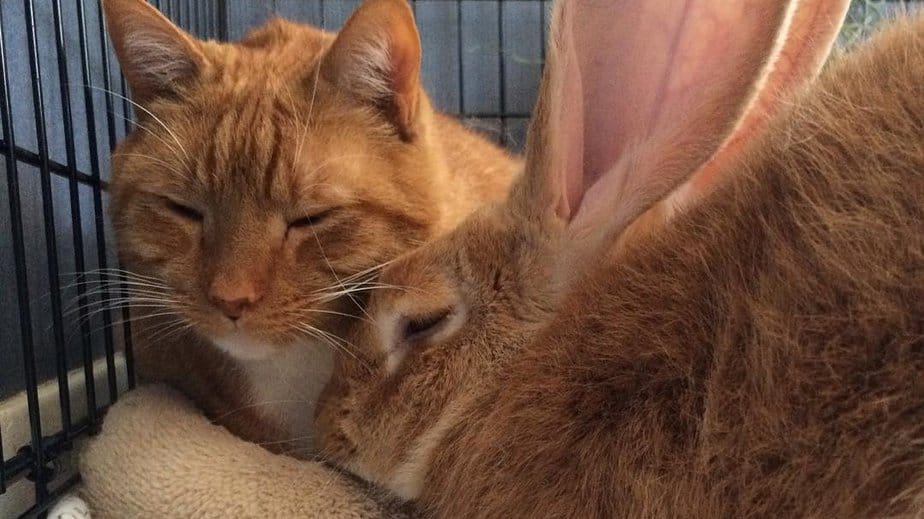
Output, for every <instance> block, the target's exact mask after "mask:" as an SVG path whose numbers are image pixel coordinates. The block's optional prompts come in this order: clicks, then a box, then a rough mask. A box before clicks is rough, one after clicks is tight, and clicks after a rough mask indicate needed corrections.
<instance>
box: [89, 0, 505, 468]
mask: <svg viewBox="0 0 924 519" xmlns="http://www.w3.org/2000/svg"><path fill="white" fill-rule="evenodd" d="M103 7H104V9H105V14H106V21H107V23H108V27H109V31H110V34H111V36H112V41H113V44H114V46H115V49H116V52H117V55H118V57H119V60H120V62H121V64H122V68H123V70H124V73H125V76H126V78H127V80H128V82H129V85H130V88H131V91H132V95H133V97H134V100H135V101H136V102H137V103H138V105H137V106H138V110H137V112H138V113H137V117H138V128H137V129H136V130H135V131H134V132H132V133H131V134H130V135H129V136H128V137H127V138H126V139H125V141H124V142H123V143H122V144H121V145H120V146H119V147H118V149H117V150H116V152H115V153H114V154H113V161H112V170H113V181H112V218H113V221H114V226H115V230H116V236H117V240H118V244H119V254H120V258H121V261H122V263H123V265H124V266H125V268H126V269H128V271H130V272H131V273H132V274H121V275H120V276H122V277H123V278H128V279H124V281H126V284H125V285H124V286H125V290H126V292H127V295H129V296H130V297H131V300H132V302H131V304H132V305H133V307H132V308H133V317H135V318H136V324H135V327H134V331H135V338H136V342H137V344H138V347H137V362H138V368H139V371H140V374H141V376H142V377H143V378H145V379H148V380H165V381H168V382H170V383H172V384H174V385H176V386H178V387H180V388H181V389H183V390H184V391H185V392H186V393H187V394H189V395H190V396H191V397H193V398H194V399H195V400H196V401H197V402H198V403H199V404H200V405H201V406H202V407H203V408H204V409H205V410H206V411H207V412H208V413H209V414H210V416H212V417H213V418H214V419H215V420H216V421H218V422H220V423H222V424H224V425H226V426H227V427H228V428H230V429H231V430H232V431H233V432H234V433H236V434H238V435H240V436H242V437H244V438H246V439H249V440H252V441H258V442H262V443H263V444H264V445H266V446H267V447H268V448H270V449H272V450H276V451H287V452H293V451H298V452H301V453H307V452H310V450H311V447H312V443H313V442H312V438H311V432H310V431H311V423H310V420H311V416H312V415H313V412H312V408H313V405H314V401H315V399H316V397H317V394H318V393H319V392H320V390H321V388H322V386H323V385H324V383H325V382H326V380H327V377H328V375H329V371H330V369H331V360H330V348H341V349H345V350H349V349H350V348H351V345H349V344H347V343H345V342H344V341H343V340H342V339H339V338H338V329H339V328H340V327H342V326H343V324H344V322H343V320H344V319H349V318H350V316H353V315H356V314H359V315H360V316H361V313H360V312H361V310H360V307H359V306H358V305H357V302H358V301H359V299H361V298H362V296H363V292H364V291H365V290H368V289H369V288H370V287H372V286H375V282H374V275H375V273H376V271H377V267H379V266H381V265H382V264H383V263H385V262H387V261H388V260H390V259H391V258H394V257H396V256H397V255H398V254H400V253H401V252H403V251H406V250H408V249H410V248H412V247H414V246H416V245H417V244H420V243H422V242H423V241H425V240H428V239H430V238H432V237H434V236H435V235H438V234H440V233H442V232H444V231H446V230H448V229H451V228H452V227H453V226H454V225H455V224H456V223H457V222H459V221H460V220H461V219H462V218H463V217H464V216H466V215H467V214H468V213H469V212H471V211H472V210H473V209H475V208H476V207H477V206H478V205H480V204H482V203H484V202H485V201H488V200H492V199H498V198H501V197H502V196H503V195H504V193H505V191H506V189H507V186H508V184H509V181H510V178H511V176H512V175H513V173H514V172H515V171H516V170H518V168H519V166H520V164H519V162H518V161H517V160H516V159H514V158H512V157H511V156H509V155H508V154H506V153H505V152H504V151H502V150H501V149H500V148H498V147H496V146H494V145H493V144H490V143H488V142H487V141H485V140H483V139H482V138H480V137H478V136H476V135H474V134H473V133H471V132H469V131H467V130H466V129H465V128H464V127H463V126H461V125H460V124H459V123H458V122H456V121H455V120H453V119H451V118H449V117H447V116H444V115H441V114H438V113H436V112H435V111H434V110H433V108H432V107H431V106H430V102H429V101H428V99H427V96H426V94H425V93H424V91H423V90H422V88H421V85H420V77H419V73H420V41H419V36H418V34H417V30H416V28H415V25H414V19H413V15H412V13H411V10H410V8H409V6H408V5H407V2H406V1H404V0H368V1H366V2H365V3H364V4H363V5H362V6H361V7H359V8H358V9H357V11H356V12H355V13H354V14H353V16H352V17H351V18H350V19H349V21H348V22H347V23H346V25H345V26H344V28H343V30H342V31H341V32H340V33H339V34H337V35H335V34H332V33H328V32H324V31H322V30H319V29H316V28H313V27H310V26H306V25H299V24H295V23H290V22H287V21H283V20H273V21H271V22H269V23H267V24H266V25H265V26H263V27H261V28H259V29H257V30H255V31H253V32H252V33H251V34H250V35H248V36H247V37H246V38H245V39H244V40H243V41H241V42H239V43H236V44H227V43H218V42H214V41H199V40H196V39H194V38H193V37H192V36H190V35H188V34H186V33H184V32H183V31H181V30H180V29H178V28H177V27H175V26H174V25H173V24H172V23H170V21H168V20H167V19H166V18H165V17H164V16H162V15H161V14H160V13H159V12H158V11H157V10H155V9H154V8H153V7H151V6H149V5H148V4H147V3H146V2H144V1H143V0H105V1H104V2H103Z"/></svg>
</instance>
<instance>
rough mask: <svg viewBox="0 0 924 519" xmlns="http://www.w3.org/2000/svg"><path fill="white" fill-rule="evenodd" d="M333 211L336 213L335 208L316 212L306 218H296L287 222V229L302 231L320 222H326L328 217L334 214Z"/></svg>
mask: <svg viewBox="0 0 924 519" xmlns="http://www.w3.org/2000/svg"><path fill="white" fill-rule="evenodd" d="M334 211H336V209H335V208H331V209H325V210H323V211H318V212H316V213H313V214H310V215H307V216H302V217H300V218H296V219H294V220H291V221H290V222H289V229H302V228H306V227H312V226H315V225H318V224H320V223H321V222H323V221H325V220H327V219H328V217H330V216H331V215H332V214H333V213H334Z"/></svg>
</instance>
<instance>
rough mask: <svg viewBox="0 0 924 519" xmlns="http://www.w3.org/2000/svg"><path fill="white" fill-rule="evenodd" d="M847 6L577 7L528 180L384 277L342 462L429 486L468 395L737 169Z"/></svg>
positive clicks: (538, 119)
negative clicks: (581, 286) (623, 258)
mask: <svg viewBox="0 0 924 519" xmlns="http://www.w3.org/2000/svg"><path fill="white" fill-rule="evenodd" d="M846 4H847V2H846V1H845V0H837V1H834V0H832V1H821V0H819V1H800V2H796V1H791V2H786V1H776V0H752V1H743V2H727V1H725V0H698V1H694V0H691V1H687V2H677V1H675V0H655V1H646V2H636V1H620V0H564V1H560V2H559V3H558V4H557V5H556V8H555V14H554V16H553V22H552V27H551V41H550V42H549V50H548V53H547V56H548V62H547V65H546V69H545V76H544V78H543V83H542V88H541V91H540V99H539V103H538V105H537V107H536V111H535V113H534V117H533V122H532V127H531V129H530V135H529V142H528V148H527V165H526V171H525V173H524V175H523V176H522V178H521V179H520V180H519V182H518V183H517V184H516V185H515V186H514V187H513V189H512V191H511V193H510V195H509V197H508V199H507V201H506V202H505V203H503V204H499V205H495V206H490V207H485V208H483V209H482V210H481V211H479V212H477V213H476V214H474V215H473V216H471V217H470V218H469V219H468V220H467V221H466V222H465V223H463V224H462V225H461V226H460V227H459V228H457V229H456V230H455V231H453V232H451V233H449V234H447V235H446V236H444V237H442V238H441V239H439V240H437V241H435V242H432V243H430V244H428V245H426V246H424V247H423V248H421V249H419V250H417V251H415V252H413V253H410V254H408V255H406V256H403V257H401V258H399V259H398V260H396V261H395V262H393V263H392V264H391V265H389V266H388V267H387V268H386V269H385V270H384V271H383V272H382V274H381V277H380V279H379V283H380V285H381V287H380V288H379V289H378V290H377V291H375V292H374V293H373V294H372V295H371V297H370V300H369V304H368V312H367V315H366V319H365V320H364V321H363V322H362V323H360V324H359V325H358V326H357V327H356V328H355V330H354V331H353V334H352V335H351V336H348V337H347V342H348V344H345V351H344V353H343V354H341V355H340V356H339V358H338V359H337V366H336V368H335V373H334V376H333V378H332V381H331V383H330V384H329V386H328V388H327V390H326V391H325V394H324V395H323V397H322V401H321V403H320V405H319V408H318V409H319V411H318V415H317V420H318V427H319V429H320V434H321V437H322V442H323V445H324V452H325V454H326V455H327V456H329V457H330V458H331V459H333V460H334V461H337V462H339V463H340V464H342V465H343V466H345V467H347V468H348V469H350V470H353V471H354V472H356V473H357V474H359V475H360V476H362V477H365V478H367V479H370V480H372V481H374V482H376V483H379V484H381V485H383V486H385V487H386V488H389V489H390V490H392V491H394V492H396V493H398V494H399V495H401V496H403V497H405V498H414V497H416V496H418V495H419V493H420V491H421V488H422V486H423V481H424V477H425V476H426V473H427V470H428V469H429V467H430V466H432V464H433V463H434V460H436V459H438V457H439V456H440V452H439V449H438V448H437V447H438V446H439V445H440V444H441V443H442V442H444V440H445V439H446V437H447V435H451V434H452V430H453V428H455V427H458V426H459V425H460V424H464V423H465V421H466V419H467V418H466V417H465V410H466V407H467V404H468V403H469V402H471V401H473V400H474V399H484V398H490V394H491V388H492V387H496V385H497V384H499V383H502V377H503V372H504V367H505V365H506V364H507V361H508V360H509V359H511V358H513V357H514V356H516V355H517V354H518V352H519V351H521V350H522V346H524V345H526V344H527V343H529V342H530V341H531V340H532V339H534V338H535V336H536V334H537V333H538V332H539V331H540V330H542V329H543V328H544V327H545V326H547V323H548V321H549V320H550V319H551V317H552V316H553V315H554V314H555V312H556V308H557V307H558V306H559V305H560V303H561V301H562V300H563V297H564V296H565V295H566V294H567V293H568V292H569V290H570V289H571V287H572V286H574V285H575V280H577V279H578V278H579V277H580V276H581V274H582V273H584V272H586V271H587V270H588V269H589V268H590V267H591V266H593V265H597V264H600V263H601V260H604V259H605V258H612V254H611V253H612V252H613V248H614V245H615V244H616V242H617V240H618V239H619V238H620V237H621V236H625V235H626V231H627V229H628V228H629V227H630V226H641V225H644V229H634V230H636V231H644V232H656V230H657V228H658V227H659V226H661V225H664V224H665V223H666V222H667V221H669V218H670V217H671V215H673V214H676V213H677V212H678V211H677V209H678V208H683V207H684V206H685V205H689V204H690V203H691V202H692V201H694V200H696V199H698V198H700V197H701V196H703V194H704V193H705V192H706V191H709V190H711V189H710V188H711V186H713V185H715V183H716V182H715V180H714V177H715V174H716V173H719V174H727V173H730V171H729V170H733V169H734V168H733V167H731V165H732V164H733V163H734V159H735V157H736V156H737V154H738V152H739V151H740V149H742V148H744V147H745V146H746V144H747V142H748V141H750V140H753V139H752V138H751V137H750V136H751V135H754V134H756V133H759V132H758V130H760V129H761V127H762V126H763V123H764V122H765V121H766V120H767V119H768V118H770V117H771V116H772V114H773V113H774V111H775V110H776V109H777V108H778V107H779V105H780V103H779V102H778V100H779V99H780V96H781V95H782V94H784V93H787V92H788V91H791V90H793V89H794V88H796V87H797V86H799V85H802V84H804V83H805V81H806V80H807V79H808V78H810V77H811V76H812V75H813V74H814V73H816V72H817V70H818V68H819V67H820V64H821V63H822V61H823V60H824V58H825V57H826V55H827V52H828V50H829V49H830V45H831V43H832V41H833V39H834V36H835V34H836V31H837V27H838V26H839V22H840V21H841V20H842V17H843V15H844V13H845V10H846ZM646 211H649V214H648V215H646V218H643V219H642V218H639V216H640V215H642V214H643V213H645V212H646ZM650 215H654V216H650ZM634 222H635V223H634ZM633 236H639V237H638V238H637V240H642V238H641V237H640V235H639V234H637V233H634V234H633ZM629 245H630V246H631V245H632V244H631V243H630V244H629ZM605 261H613V260H612V259H605ZM615 261H618V258H617V259H615ZM591 304H592V303H591ZM618 318H619V316H613V319H618ZM588 333H592V332H590V331H588ZM573 340H574V341H580V340H581V338H580V337H574V338H573ZM536 404H537V405H542V404H541V402H537V403H536Z"/></svg>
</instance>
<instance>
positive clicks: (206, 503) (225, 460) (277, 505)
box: [80, 386, 405, 519]
mask: <svg viewBox="0 0 924 519" xmlns="http://www.w3.org/2000/svg"><path fill="white" fill-rule="evenodd" d="M80 471H81V475H82V477H83V489H82V496H83V497H84V498H85V499H86V500H87V502H88V503H89V505H90V508H91V511H92V513H93V517H94V518H95V519H106V518H119V519H121V518H134V517H241V518H244V517H254V518H257V517H259V518H265V517H321V518H360V517H405V513H404V511H403V510H402V508H401V506H400V505H398V504H396V503H390V502H388V501H387V500H385V499H382V500H379V499H377V498H376V496H375V495H373V493H372V492H370V491H368V489H366V488H365V487H364V486H363V485H361V484H359V483H357V482H355V481H354V480H352V479H351V478H349V477H348V476H345V475H343V474H341V473H339V472H337V471H335V470H332V469H330V468H328V467H327V466H325V465H323V464H321V463H318V462H312V461H300V460H296V459H292V458H289V457H286V456H280V455H275V454H271V453H270V452H267V451H266V450H264V449H262V448H260V447H259V446H257V445H254V444H251V443H248V442H245V441H243V440H241V439H239V438H237V437H235V436H233V435H232V434H231V433H229V432H228V431H227V430H226V429H224V428H222V427H219V426H217V425H213V424H212V423H210V422H209V421H208V420H207V419H206V418H205V416H204V415H203V414H202V413H200V412H199V410H198V409H196V408H195V407H194V406H193V405H192V404H191V403H190V402H189V401H188V400H187V399H186V398H184V397H183V396H182V395H180V394H179V393H178V392H176V391H174V390H172V389H169V388H167V387H164V386H144V387H140V388H138V389H137V390H135V391H132V392H131V393H128V394H126V395H125V397H124V398H123V399H122V400H120V401H119V402H118V403H117V404H116V405H114V406H113V407H112V408H111V409H110V411H109V413H108V415H107V416H106V420H105V422H104V424H103V428H102V432H101V433H100V434H99V435H98V436H96V437H95V438H93V439H92V440H90V442H89V443H88V444H87V445H86V447H85V448H84V450H83V452H82V453H81V459H80Z"/></svg>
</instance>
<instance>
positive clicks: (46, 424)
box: [0, 352, 128, 519]
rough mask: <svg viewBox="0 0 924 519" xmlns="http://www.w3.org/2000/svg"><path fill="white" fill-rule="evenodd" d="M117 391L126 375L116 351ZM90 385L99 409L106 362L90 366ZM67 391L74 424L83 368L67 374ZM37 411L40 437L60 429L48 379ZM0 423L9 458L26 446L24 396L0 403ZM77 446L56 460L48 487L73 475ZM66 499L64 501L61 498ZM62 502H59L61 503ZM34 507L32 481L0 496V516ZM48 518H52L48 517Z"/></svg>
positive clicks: (82, 395)
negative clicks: (39, 420)
mask: <svg viewBox="0 0 924 519" xmlns="http://www.w3.org/2000/svg"><path fill="white" fill-rule="evenodd" d="M115 364H116V374H117V379H118V389H119V394H120V395H121V394H122V393H124V392H125V391H127V390H128V376H127V372H126V364H125V357H124V355H123V354H122V353H120V352H117V353H116V355H115ZM93 373H94V382H95V383H94V386H95V387H96V398H97V401H96V404H97V406H99V407H104V406H107V405H109V389H108V382H107V379H106V373H107V371H106V359H98V360H96V361H95V362H94V363H93ZM68 388H69V389H70V395H71V400H70V401H71V420H72V421H73V422H78V421H80V420H82V419H83V418H85V417H86V416H87V403H86V383H85V379H84V375H83V368H82V367H81V368H78V369H75V370H72V371H70V372H69V373H68ZM38 397H39V410H40V413H41V417H42V432H43V434H50V433H55V432H58V431H60V430H61V408H60V405H59V402H58V382H57V380H51V381H48V382H45V383H44V384H42V385H40V386H39V388H38ZM0 424H3V453H4V455H6V456H13V455H15V454H16V451H17V450H19V448H21V447H23V446H25V445H28V444H29V441H30V429H29V406H28V404H27V401H26V395H25V393H18V394H16V395H13V396H12V397H10V398H7V399H5V400H2V401H0ZM79 447H80V443H79V442H78V443H75V445H74V449H73V450H72V451H70V452H67V453H65V454H64V455H63V456H61V457H60V458H58V459H57V460H56V461H55V463H54V467H55V472H56V476H55V479H54V481H52V482H51V484H50V485H49V487H50V488H51V489H54V488H56V486H57V485H60V484H61V483H62V482H64V481H66V480H67V479H68V478H69V477H70V476H72V475H73V474H75V473H76V466H77V452H78V451H79ZM65 499H66V498H65ZM63 502H64V499H62V500H61V501H59V503H63ZM34 505H35V490H34V488H33V486H32V482H31V481H29V480H28V479H26V478H24V477H23V478H20V479H18V480H16V481H15V482H14V483H13V484H12V485H9V487H8V488H7V489H6V493H5V494H2V495H0V517H3V518H6V517H19V516H20V515H22V514H23V513H25V512H26V511H27V510H29V509H30V508H31V507H32V506H34ZM49 517H56V516H52V515H49ZM61 517H62V519H69V518H70V517H74V518H83V517H89V515H84V516H81V515H72V516H69V515H62V516H61Z"/></svg>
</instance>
